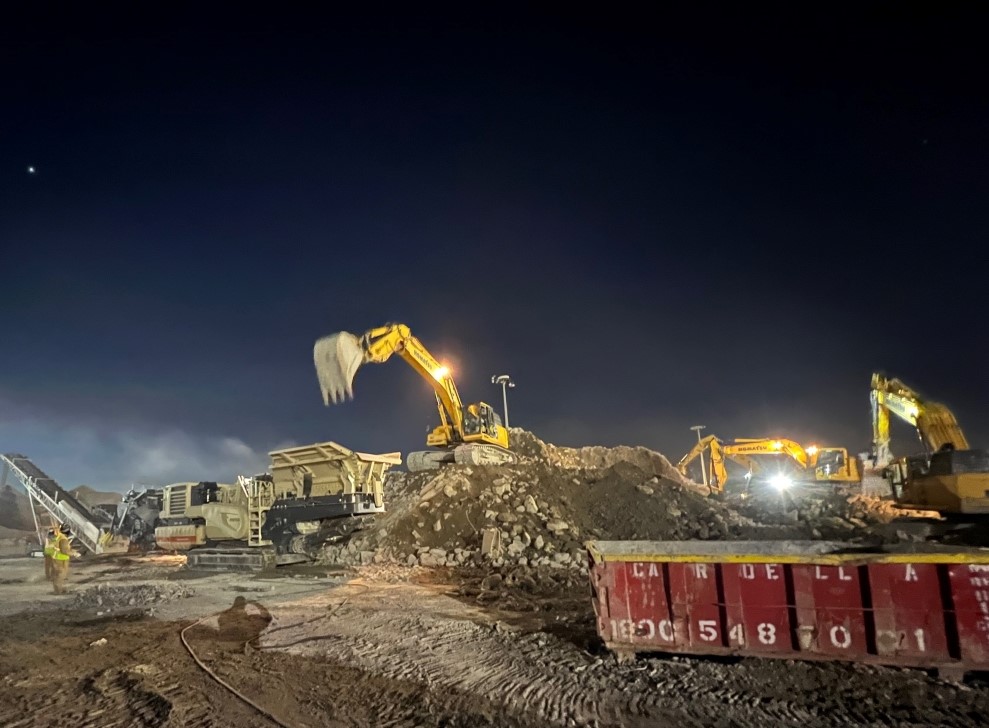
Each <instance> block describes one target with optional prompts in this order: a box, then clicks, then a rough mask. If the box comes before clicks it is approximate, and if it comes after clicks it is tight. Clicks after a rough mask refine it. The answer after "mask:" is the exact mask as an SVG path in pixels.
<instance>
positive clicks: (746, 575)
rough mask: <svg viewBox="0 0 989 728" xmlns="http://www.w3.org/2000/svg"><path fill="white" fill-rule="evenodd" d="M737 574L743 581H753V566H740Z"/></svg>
mask: <svg viewBox="0 0 989 728" xmlns="http://www.w3.org/2000/svg"><path fill="white" fill-rule="evenodd" d="M738 574H739V576H741V577H742V578H743V579H750V580H751V579H755V566H753V565H752V564H742V566H741V568H740V569H739V570H738Z"/></svg>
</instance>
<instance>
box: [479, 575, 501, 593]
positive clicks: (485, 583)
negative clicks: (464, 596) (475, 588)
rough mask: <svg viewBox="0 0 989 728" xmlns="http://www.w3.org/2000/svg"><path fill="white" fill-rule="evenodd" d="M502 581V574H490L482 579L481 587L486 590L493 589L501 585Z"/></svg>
mask: <svg viewBox="0 0 989 728" xmlns="http://www.w3.org/2000/svg"><path fill="white" fill-rule="evenodd" d="M502 581H503V580H502V576H501V574H489V575H488V576H486V577H484V579H482V580H481V588H482V589H483V590H484V591H492V590H494V589H497V588H498V587H500V586H501V582H502Z"/></svg>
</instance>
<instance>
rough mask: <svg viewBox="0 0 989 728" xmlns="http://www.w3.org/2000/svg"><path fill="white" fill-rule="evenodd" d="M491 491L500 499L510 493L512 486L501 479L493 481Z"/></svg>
mask: <svg viewBox="0 0 989 728" xmlns="http://www.w3.org/2000/svg"><path fill="white" fill-rule="evenodd" d="M499 480H500V481H501V484H499V483H498V481H499ZM491 491H492V492H493V493H494V494H495V495H496V496H498V497H499V498H501V497H502V496H505V495H508V494H509V493H511V492H512V486H511V485H510V484H509V483H508V482H507V481H506V480H504V479H503V478H498V480H495V481H494V483H493V485H492V488H491Z"/></svg>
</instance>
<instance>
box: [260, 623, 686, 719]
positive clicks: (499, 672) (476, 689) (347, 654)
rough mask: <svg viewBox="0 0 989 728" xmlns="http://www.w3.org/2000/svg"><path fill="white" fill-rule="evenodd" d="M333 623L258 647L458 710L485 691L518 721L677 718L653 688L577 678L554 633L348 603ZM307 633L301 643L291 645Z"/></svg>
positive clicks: (579, 664) (579, 662) (288, 632)
mask: <svg viewBox="0 0 989 728" xmlns="http://www.w3.org/2000/svg"><path fill="white" fill-rule="evenodd" d="M326 626H327V625H326V624H324V625H323V627H326ZM333 627H334V631H333V633H332V634H327V633H326V632H322V633H319V632H312V631H311V630H310V631H309V633H308V634H306V633H304V632H302V633H299V634H295V633H294V632H295V630H292V629H291V628H282V629H281V631H280V633H279V634H278V639H277V640H274V639H273V640H272V642H271V643H270V644H269V643H268V642H267V641H266V640H265V638H264V637H262V646H263V647H265V648H267V649H270V648H272V647H275V646H278V645H290V646H288V647H286V648H285V649H286V650H287V651H288V652H291V653H297V654H319V655H321V656H325V657H327V658H329V659H331V660H335V661H338V662H341V663H343V664H347V665H351V666H354V667H357V668H358V669H361V670H365V671H367V672H370V673H372V674H375V675H380V676H382V677H387V678H389V679H394V680H399V681H408V682H414V683H419V684H421V685H424V686H426V687H427V688H428V689H429V690H430V691H431V692H434V693H436V692H439V691H444V692H447V693H448V694H452V696H453V697H451V700H452V701H453V705H454V707H456V702H457V700H458V699H459V700H460V701H462V702H464V703H465V705H464V708H465V709H466V708H467V707H468V706H467V705H466V703H469V702H471V701H473V700H475V696H478V695H482V696H486V697H487V698H488V699H489V700H491V701H492V702H494V703H496V704H499V705H501V706H502V707H503V708H504V709H505V710H506V711H509V712H511V713H513V714H515V715H516V716H518V717H519V718H520V719H523V720H526V719H528V720H532V719H537V720H538V721H539V722H541V723H543V724H554V725H572V724H574V723H577V724H581V725H589V724H602V723H603V724H618V723H621V724H624V725H634V723H633V722H631V721H632V720H633V719H634V718H635V717H636V716H638V717H641V718H643V719H648V721H649V722H648V724H651V725H655V724H656V721H657V720H672V719H674V717H676V718H682V714H681V715H676V716H675V715H674V714H671V713H669V712H668V711H667V710H666V706H664V705H663V702H664V701H663V699H662V697H661V696H660V695H658V694H656V693H649V692H624V691H622V690H621V689H615V688H607V687H605V688H601V687H597V688H594V687H591V686H588V685H586V684H583V683H584V681H582V680H580V679H575V676H576V675H575V673H576V672H579V671H583V670H586V668H587V666H588V661H587V660H586V658H585V657H583V656H582V655H580V653H577V652H576V651H571V652H570V653H569V654H568V653H567V652H565V651H562V650H547V644H549V643H551V642H555V639H554V638H550V637H547V636H544V635H525V636H519V635H516V634H513V633H507V632H503V631H500V630H498V629H492V628H488V627H482V626H479V625H477V624H474V623H473V622H468V621H463V620H450V619H435V618H431V617H429V616H422V615H401V614H393V613H383V612H375V611H370V612H365V611H363V610H356V609H355V610H348V611H344V612H343V613H341V614H340V615H338V617H337V618H336V619H334V620H333ZM300 632H301V630H300ZM307 637H308V638H309V641H304V642H299V643H298V644H291V643H293V642H297V641H298V640H303V639H306V638H307ZM451 691H452V693H451ZM457 696H460V697H459V698H458V697H457ZM646 724H647V723H643V725H646ZM682 724H683V723H682V722H681V725H682ZM698 725H702V724H701V723H698Z"/></svg>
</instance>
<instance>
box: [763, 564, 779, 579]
mask: <svg viewBox="0 0 989 728" xmlns="http://www.w3.org/2000/svg"><path fill="white" fill-rule="evenodd" d="M777 569H779V566H778V565H776V564H766V578H767V579H772V580H773V581H778V580H779V578H780V575H779V572H778V571H777Z"/></svg>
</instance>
